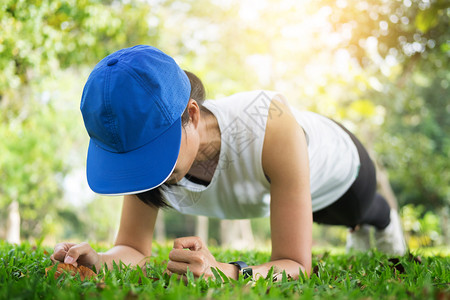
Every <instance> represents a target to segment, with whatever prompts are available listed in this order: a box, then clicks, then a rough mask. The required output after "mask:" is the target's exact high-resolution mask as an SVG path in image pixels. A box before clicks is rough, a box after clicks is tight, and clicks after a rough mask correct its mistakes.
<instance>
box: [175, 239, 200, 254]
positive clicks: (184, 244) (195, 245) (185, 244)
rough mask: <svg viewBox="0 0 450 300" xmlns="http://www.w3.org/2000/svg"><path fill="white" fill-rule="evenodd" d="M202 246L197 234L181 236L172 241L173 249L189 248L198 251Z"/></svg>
mask: <svg viewBox="0 0 450 300" xmlns="http://www.w3.org/2000/svg"><path fill="white" fill-rule="evenodd" d="M203 247H204V244H203V241H202V240H201V239H200V238H199V237H197V236H188V237H182V238H178V239H175V240H174V241H173V248H174V249H190V250H193V251H198V250H200V249H202V248H203Z"/></svg>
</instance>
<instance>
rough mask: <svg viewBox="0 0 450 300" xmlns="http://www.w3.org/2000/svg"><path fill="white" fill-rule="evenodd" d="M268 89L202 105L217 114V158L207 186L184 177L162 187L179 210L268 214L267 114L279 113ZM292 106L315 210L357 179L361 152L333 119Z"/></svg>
mask: <svg viewBox="0 0 450 300" xmlns="http://www.w3.org/2000/svg"><path fill="white" fill-rule="evenodd" d="M272 99H277V100H280V101H283V102H285V101H284V98H283V96H282V95H280V94H277V93H275V92H271V91H251V92H243V93H238V94H234V95H232V96H229V97H226V98H222V99H218V100H206V101H205V102H204V104H203V105H204V107H205V108H207V109H208V110H209V111H211V113H212V114H213V115H214V116H215V117H216V118H217V121H218V124H219V129H220V133H221V146H220V155H219V162H218V165H217V167H216V170H215V172H214V175H213V177H212V180H211V182H210V183H209V184H208V185H207V186H204V185H201V184H197V183H194V182H192V181H190V180H188V179H186V178H183V179H182V180H181V181H179V182H178V184H177V185H171V186H169V187H163V195H164V196H165V199H166V200H167V201H168V202H169V203H170V204H171V205H172V206H173V207H174V209H176V210H178V211H179V212H181V213H185V214H193V215H203V216H208V217H215V218H221V219H246V218H257V217H267V216H269V215H270V195H269V193H270V183H269V182H268V180H267V178H266V176H265V174H264V172H263V168H262V149H263V142H264V135H265V128H266V123H267V118H269V117H270V116H271V115H272V114H282V113H283V112H282V111H281V109H278V108H277V107H275V109H272V110H271V111H269V106H270V103H271V100H272ZM291 110H292V112H293V114H294V116H295V118H296V120H297V122H298V123H299V125H300V126H301V127H302V128H303V130H304V132H305V135H306V140H307V144H308V155H309V165H310V180H311V182H310V184H311V196H312V208H313V211H317V210H320V209H322V208H324V207H326V206H328V205H330V204H331V203H333V202H334V201H336V200H337V199H338V198H339V197H340V196H342V195H343V194H344V193H345V192H346V191H347V189H348V188H349V187H350V186H351V184H352V183H353V181H354V180H355V179H356V176H357V174H358V170H359V163H360V162H359V156H358V151H357V149H356V146H355V145H354V143H353V142H352V140H351V139H350V136H349V135H348V134H347V133H346V132H345V131H344V130H342V128H340V127H339V126H338V125H337V124H336V123H334V122H333V121H331V120H329V119H327V118H325V117H323V116H321V115H318V114H315V113H312V112H304V111H298V110H296V109H294V108H292V107H291Z"/></svg>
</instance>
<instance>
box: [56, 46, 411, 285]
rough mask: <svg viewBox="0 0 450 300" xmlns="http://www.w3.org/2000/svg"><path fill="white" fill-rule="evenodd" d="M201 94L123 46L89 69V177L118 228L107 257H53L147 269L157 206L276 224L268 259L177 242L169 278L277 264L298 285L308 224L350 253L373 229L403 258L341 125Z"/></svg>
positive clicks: (66, 253) (155, 57) (86, 252)
mask: <svg viewBox="0 0 450 300" xmlns="http://www.w3.org/2000/svg"><path fill="white" fill-rule="evenodd" d="M204 98H205V92H204V88H203V86H202V84H201V82H200V80H199V79H198V78H197V77H196V76H195V75H193V74H192V73H189V72H184V71H183V70H181V69H180V68H179V67H178V65H177V64H176V63H175V62H174V60H173V59H172V58H170V57H169V56H167V55H166V54H164V53H163V52H161V51H160V50H158V49H156V48H153V47H150V46H135V47H132V48H127V49H122V50H120V51H117V52H116V53H113V54H111V55H109V56H108V57H106V58H105V59H103V60H102V61H101V62H100V63H99V64H98V65H97V66H96V67H95V68H94V70H93V71H92V73H91V75H90V76H89V78H88V80H87V83H86V85H85V88H84V91H83V96H82V101H81V111H82V114H83V119H84V122H85V126H86V129H87V131H88V133H89V136H90V144H89V149H88V157H87V178H88V183H89V185H90V187H91V188H92V190H93V191H95V192H97V193H100V194H107V195H124V202H123V211H122V217H121V222H120V228H119V232H118V236H117V239H116V242H115V246H114V247H113V248H112V249H110V250H109V251H107V252H105V253H96V252H95V251H94V250H93V249H92V248H91V247H90V246H89V245H88V244H87V243H81V244H78V245H76V244H72V243H60V244H58V245H56V246H55V251H54V253H53V254H52V260H54V261H64V262H65V263H70V264H75V265H77V264H83V265H87V266H93V265H95V266H96V267H97V269H99V267H100V266H102V265H103V264H104V263H106V264H107V265H108V266H111V265H112V262H113V261H116V262H118V261H119V260H121V261H122V262H124V263H125V264H132V265H137V264H141V265H142V264H143V263H145V258H146V257H148V256H150V254H151V247H152V235H153V229H154V225H155V220H156V217H157V213H158V208H161V207H164V206H172V207H173V208H175V209H176V210H178V211H180V212H182V213H188V214H198V215H204V216H211V217H219V218H226V219H242V218H253V217H264V216H270V222H271V239H272V255H271V259H270V262H267V263H264V264H262V265H258V266H251V267H248V266H247V265H246V264H245V263H244V262H231V263H227V262H218V261H216V260H215V258H214V257H213V256H212V255H211V253H210V252H209V251H208V249H207V247H206V246H205V244H204V243H203V242H202V241H201V240H200V239H199V238H197V237H184V238H179V239H176V240H175V241H174V247H173V250H172V251H171V252H170V255H169V262H168V264H167V271H168V272H169V273H177V274H182V275H183V274H185V273H186V271H187V269H188V268H189V270H191V271H192V272H193V273H194V275H195V276H201V275H204V276H212V272H211V268H212V267H217V268H219V269H221V270H222V271H223V272H224V273H225V274H226V275H228V276H229V277H231V278H237V277H238V275H239V273H242V274H243V275H244V276H245V277H248V276H253V277H255V276H266V275H267V273H268V271H269V269H270V268H271V267H272V266H273V267H274V268H275V269H276V270H286V272H287V273H288V274H289V275H290V276H292V277H293V278H297V277H298V276H299V272H303V273H306V274H308V275H309V273H310V271H311V244H312V237H311V227H312V222H313V219H314V221H316V222H319V223H325V224H335V225H345V226H348V227H350V228H351V229H352V231H353V232H354V233H353V234H352V235H351V236H352V239H351V240H353V242H352V243H353V245H355V244H356V241H355V238H356V240H358V241H360V240H361V238H362V239H364V238H365V239H366V240H367V236H366V235H365V232H366V231H365V230H364V229H365V228H367V225H371V226H375V227H376V228H377V232H376V238H377V240H378V241H380V242H381V243H384V245H382V246H383V247H385V250H386V251H387V252H391V253H394V254H404V253H405V251H406V247H405V245H404V242H403V236H402V232H401V228H400V226H399V222H398V217H397V214H396V213H395V211H393V210H391V209H390V208H389V206H388V205H387V203H386V201H385V200H384V199H383V198H382V197H381V196H380V195H378V194H376V192H375V188H376V181H375V170H374V166H373V164H372V162H371V161H370V159H369V157H368V155H367V152H366V151H365V149H364V148H363V146H362V145H361V144H360V143H359V141H358V140H357V139H356V138H355V137H354V136H353V135H352V134H351V133H350V132H348V131H347V130H346V129H345V128H343V127H342V126H340V125H339V124H337V123H335V122H333V121H331V120H329V119H327V118H325V117H322V116H320V115H317V114H314V113H311V112H300V111H297V110H295V109H293V108H290V107H289V105H288V104H287V103H286V102H285V100H284V99H283V97H282V96H281V95H280V94H277V93H274V92H269V91H253V92H244V93H239V94H235V95H232V96H230V97H227V98H224V99H219V100H214V101H205V102H204V101H203V100H204ZM269 194H270V197H269V196H268V195H269ZM361 228H363V229H361ZM358 236H359V237H358ZM184 249H189V250H190V251H185V250H184Z"/></svg>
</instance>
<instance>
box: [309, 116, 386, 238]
mask: <svg viewBox="0 0 450 300" xmlns="http://www.w3.org/2000/svg"><path fill="white" fill-rule="evenodd" d="M338 125H340V124H338ZM340 126H341V127H342V129H343V130H345V131H346V132H347V134H348V135H349V136H350V138H351V139H352V141H353V142H354V143H355V145H356V149H357V150H358V154H359V160H360V169H359V173H358V176H357V177H356V179H355V181H354V182H353V184H352V185H351V187H350V188H349V189H348V190H347V192H346V193H345V194H344V195H342V196H341V197H340V198H339V199H338V200H337V201H336V202H334V203H332V204H331V205H330V206H328V207H325V208H324V209H321V210H319V211H317V212H314V213H313V219H314V221H315V222H317V223H324V224H329V225H345V226H347V227H351V228H353V229H354V228H355V227H356V226H357V225H363V224H368V225H373V226H375V227H377V228H378V229H383V228H385V227H386V226H387V225H388V224H389V211H390V208H389V205H388V204H387V202H386V200H385V199H384V198H383V197H382V196H381V195H379V194H377V193H376V185H377V181H376V174H375V166H374V164H373V162H372V160H371V159H370V157H369V154H368V153H367V151H366V149H365V148H364V146H363V145H362V144H361V142H360V141H359V140H358V139H357V138H356V137H355V136H354V135H353V134H352V133H351V132H349V131H348V130H347V129H346V128H344V127H343V126H342V125H340Z"/></svg>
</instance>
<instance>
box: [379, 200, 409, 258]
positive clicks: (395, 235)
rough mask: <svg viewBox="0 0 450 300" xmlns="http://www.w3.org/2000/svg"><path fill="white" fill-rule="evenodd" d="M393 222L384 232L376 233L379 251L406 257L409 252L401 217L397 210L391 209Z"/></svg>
mask: <svg viewBox="0 0 450 300" xmlns="http://www.w3.org/2000/svg"><path fill="white" fill-rule="evenodd" d="M390 217H391V222H390V223H389V225H388V226H387V227H386V228H385V229H383V230H376V231H375V242H376V246H377V249H378V250H379V251H381V252H384V253H386V254H391V255H404V254H405V253H406V251H407V247H406V243H405V237H404V236H403V229H402V225H401V223H400V217H399V215H398V213H397V211H396V210H395V209H391V214H390Z"/></svg>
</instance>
